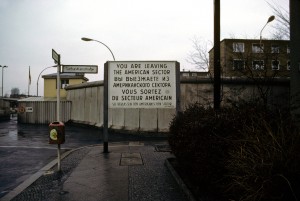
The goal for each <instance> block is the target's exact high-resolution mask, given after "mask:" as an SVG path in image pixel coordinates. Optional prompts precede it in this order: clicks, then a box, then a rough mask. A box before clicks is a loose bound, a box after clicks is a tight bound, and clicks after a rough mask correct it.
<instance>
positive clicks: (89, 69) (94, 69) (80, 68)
mask: <svg viewBox="0 0 300 201" xmlns="http://www.w3.org/2000/svg"><path fill="white" fill-rule="evenodd" d="M62 72H63V73H95V74H97V73H98V66H97V65H63V66H62Z"/></svg>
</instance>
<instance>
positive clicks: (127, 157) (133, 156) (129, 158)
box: [120, 153, 143, 166]
mask: <svg viewBox="0 0 300 201" xmlns="http://www.w3.org/2000/svg"><path fill="white" fill-rule="evenodd" d="M120 165H121V166H127V165H143V159H142V156H141V154H140V153H122V156H121V161H120Z"/></svg>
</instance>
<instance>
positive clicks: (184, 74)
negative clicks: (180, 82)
mask: <svg viewBox="0 0 300 201" xmlns="http://www.w3.org/2000/svg"><path fill="white" fill-rule="evenodd" d="M189 76H190V74H189V73H182V77H189Z"/></svg>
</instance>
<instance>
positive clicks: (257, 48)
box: [252, 43, 264, 53]
mask: <svg viewBox="0 0 300 201" xmlns="http://www.w3.org/2000/svg"><path fill="white" fill-rule="evenodd" d="M263 49H264V44H259V43H253V44H252V52H253V53H262V52H263Z"/></svg>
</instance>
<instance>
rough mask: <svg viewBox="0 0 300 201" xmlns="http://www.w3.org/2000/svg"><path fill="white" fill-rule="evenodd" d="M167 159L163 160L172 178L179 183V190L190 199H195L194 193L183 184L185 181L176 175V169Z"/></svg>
mask: <svg viewBox="0 0 300 201" xmlns="http://www.w3.org/2000/svg"><path fill="white" fill-rule="evenodd" d="M169 159H170V158H167V159H166V160H165V166H167V168H168V169H169V171H170V172H171V175H172V176H173V177H174V179H175V180H176V182H177V184H178V185H179V187H180V188H181V190H182V191H183V192H184V193H185V195H186V196H187V198H188V199H189V200H190V201H197V200H196V199H195V197H194V195H193V194H192V192H191V191H190V190H189V188H188V187H187V186H186V185H185V183H184V182H183V180H182V179H181V177H180V176H179V175H178V173H177V172H176V170H175V169H174V167H173V166H172V165H171V163H170V162H169Z"/></svg>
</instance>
